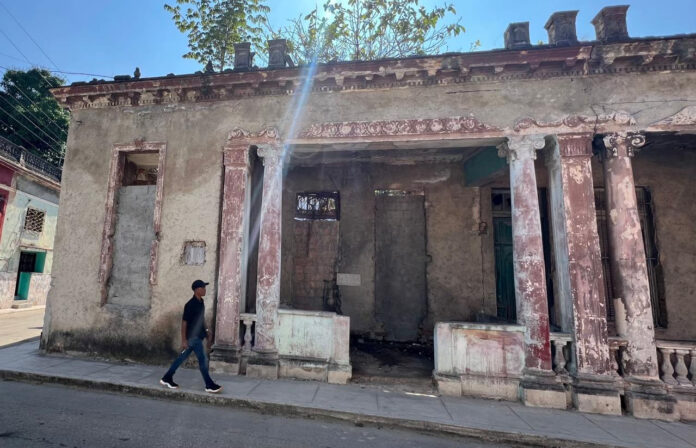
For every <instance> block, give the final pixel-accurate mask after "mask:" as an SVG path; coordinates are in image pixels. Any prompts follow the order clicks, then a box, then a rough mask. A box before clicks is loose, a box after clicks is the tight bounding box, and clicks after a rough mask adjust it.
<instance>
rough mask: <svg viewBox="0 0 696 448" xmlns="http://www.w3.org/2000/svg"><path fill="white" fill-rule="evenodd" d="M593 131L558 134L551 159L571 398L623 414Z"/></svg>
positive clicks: (583, 407) (585, 406) (582, 406)
mask: <svg viewBox="0 0 696 448" xmlns="http://www.w3.org/2000/svg"><path fill="white" fill-rule="evenodd" d="M592 138H593V135H592V134H590V133H583V134H563V135H558V136H556V138H555V139H554V140H555V144H554V147H553V148H552V149H551V151H550V153H549V158H548V168H549V184H550V185H549V186H550V192H551V210H552V223H553V239H554V247H555V251H554V255H555V258H556V272H557V275H558V280H559V281H558V283H559V292H560V294H559V295H560V299H561V301H562V304H561V309H562V315H563V316H562V320H563V326H564V330H566V331H571V332H572V334H573V346H574V348H575V353H574V358H575V363H574V364H575V371H574V372H573V373H574V377H575V383H574V387H573V400H574V403H575V405H576V407H577V408H578V409H579V410H580V411H583V412H598V413H606V414H621V402H620V399H619V393H618V389H617V386H616V384H615V377H614V376H613V375H612V369H611V362H610V357H609V345H608V339H607V338H608V335H607V320H606V296H605V291H604V280H603V272H602V261H601V255H600V249H599V235H598V233H597V216H596V212H595V203H594V184H593V180H592V168H591V164H590V159H591V157H592Z"/></svg>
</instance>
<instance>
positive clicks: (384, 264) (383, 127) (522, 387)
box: [42, 6, 696, 419]
mask: <svg viewBox="0 0 696 448" xmlns="http://www.w3.org/2000/svg"><path fill="white" fill-rule="evenodd" d="M626 11H627V7H625V6H622V7H608V8H605V9H603V10H602V11H600V12H599V13H598V15H597V16H596V18H595V19H594V21H593V23H594V25H595V28H596V31H597V39H596V40H595V41H592V42H578V40H577V37H576V34H575V17H576V13H577V12H559V13H555V14H553V15H552V16H551V18H550V19H549V21H548V22H547V24H546V29H547V30H548V32H549V43H548V44H547V45H537V46H533V45H530V42H529V28H528V26H529V25H528V23H526V22H525V23H514V24H511V25H510V27H509V28H508V30H507V31H506V33H505V49H501V50H495V51H485V52H474V53H463V54H459V53H457V54H445V55H439V56H419V57H413V58H405V59H395V60H379V61H370V62H338V63H331V64H324V65H312V66H301V67H288V66H287V65H286V61H287V58H285V57H284V54H283V47H284V45H283V42H282V41H271V42H270V43H269V48H270V58H269V59H270V63H269V66H268V67H267V68H263V69H258V68H255V67H253V65H252V63H251V59H250V53H249V45H248V44H240V45H238V46H237V53H236V57H235V69H234V70H229V71H225V72H223V73H198V74H194V75H185V76H167V77H161V78H148V79H137V80H136V79H128V77H119V78H118V79H116V80H115V81H114V82H93V83H75V84H73V85H71V86H68V87H62V88H57V89H54V90H53V93H54V95H55V96H56V98H57V99H58V100H59V101H60V102H61V103H62V104H63V105H65V107H67V108H70V110H71V112H72V113H71V117H72V118H71V125H70V133H69V138H68V153H67V157H66V163H65V172H64V176H63V188H64V189H63V194H62V195H61V199H60V200H61V203H60V209H61V214H60V218H59V222H58V231H57V237H56V263H55V268H54V271H53V287H52V289H51V292H50V297H49V303H48V308H47V313H46V322H45V329H44V333H43V339H42V344H43V347H44V348H45V349H46V350H49V351H53V350H65V351H70V350H73V351H85V352H93V353H99V354H102V355H111V356H128V357H129V358H139V359H144V360H154V359H161V358H163V357H166V356H169V355H170V354H171V353H172V351H173V349H174V347H176V346H177V345H178V343H179V341H178V337H179V336H178V334H179V333H178V327H179V325H180V313H181V306H182V304H183V303H184V302H185V300H186V299H187V298H188V297H187V294H188V293H187V291H188V288H189V285H190V284H191V281H192V280H193V279H196V278H203V279H211V280H212V281H213V284H212V285H211V286H214V287H211V288H210V293H209V298H208V303H209V306H208V309H209V312H210V319H211V321H213V322H214V334H215V345H214V351H213V353H212V359H213V363H212V364H213V366H214V367H215V368H216V369H219V370H222V371H226V372H232V373H239V374H246V375H255V376H263V377H271V378H275V377H278V376H289V377H299V378H306V379H317V380H324V381H330V382H339V383H340V382H346V381H350V380H351V376H352V374H353V372H354V371H355V372H357V371H358V370H360V369H362V368H363V366H359V365H358V364H359V362H358V360H359V359H362V358H360V357H359V353H358V350H356V348H359V347H358V346H359V345H360V344H361V343H365V341H370V343H373V344H379V343H383V344H397V345H398V344H404V343H410V344H419V345H418V347H420V349H419V350H420V353H421V354H422V356H423V357H424V358H426V359H427V358H428V356H431V357H432V359H433V361H432V365H431V368H432V372H428V373H427V375H428V376H431V375H432V378H433V379H434V380H435V382H436V384H437V387H438V389H439V391H440V393H443V394H453V395H461V394H473V395H481V396H487V397H495V398H506V399H520V400H522V401H523V402H524V403H526V404H528V405H532V406H548V407H558V408H566V407H571V406H574V407H576V408H577V409H580V410H583V411H589V412H600V413H609V414H616V413H620V412H622V404H623V407H624V408H625V410H627V411H629V412H631V413H633V414H634V415H636V416H640V417H657V418H666V419H679V418H682V419H694V418H696V387H694V380H695V378H694V370H695V369H696V357H694V354H695V350H696V342H693V341H696V325H694V321H695V320H696V302H694V299H693V295H694V291H695V290H696V226H694V220H695V219H696V208H695V206H694V205H693V203H692V202H691V200H690V199H689V198H690V197H691V194H693V192H694V191H696V190H695V187H696V185H695V184H694V183H695V182H696V177H695V176H694V174H695V171H694V170H695V168H696V136H695V133H696V35H688V36H674V37H664V38H631V37H629V35H628V32H627V29H626ZM351 336H352V338H351ZM361 341H362V342H361ZM689 341H691V342H689ZM428 352H429V353H428ZM404 368H406V367H404Z"/></svg>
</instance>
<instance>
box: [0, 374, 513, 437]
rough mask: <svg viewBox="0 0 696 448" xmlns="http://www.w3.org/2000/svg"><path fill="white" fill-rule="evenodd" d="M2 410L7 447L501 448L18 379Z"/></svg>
mask: <svg viewBox="0 0 696 448" xmlns="http://www.w3.org/2000/svg"><path fill="white" fill-rule="evenodd" d="M0 408H1V409H2V411H1V412H0V446H1V447H3V448H10V447H22V448H31V447H42V448H44V447H80V448H82V447H119V448H127V447H152V448H156V447H167V448H171V447H198V446H201V447H206V448H215V447H278V448H281V447H282V448H292V447H332V448H333V447H370V448H382V447H397V448H410V447H414V448H415V447H418V448H430V447H441V448H445V447H493V446H501V445H498V444H486V443H483V442H480V441H477V440H471V439H464V438H455V437H449V436H443V437H439V436H431V435H425V434H420V433H416V432H409V431H402V430H393V429H380V428H377V427H370V426H364V427H358V426H356V425H353V424H350V423H344V422H337V423H334V422H325V421H320V420H309V419H300V418H287V417H280V416H273V415H263V414H258V413H255V412H252V411H246V410H237V409H230V408H222V407H215V406H201V405H196V404H188V403H182V402H173V401H164V400H155V399H149V398H140V397H133V396H128V395H119V394H112V393H107V392H97V391H88V390H81V389H74V388H69V387H64V386H57V385H45V384H41V385H37V384H25V383H18V382H13V381H0Z"/></svg>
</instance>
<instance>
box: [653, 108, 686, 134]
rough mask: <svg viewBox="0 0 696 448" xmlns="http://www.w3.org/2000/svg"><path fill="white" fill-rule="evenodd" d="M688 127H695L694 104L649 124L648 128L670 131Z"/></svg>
mask: <svg viewBox="0 0 696 448" xmlns="http://www.w3.org/2000/svg"><path fill="white" fill-rule="evenodd" d="M688 127H690V128H694V127H696V106H686V107H685V108H683V109H682V110H680V111H679V112H677V113H676V114H674V115H671V116H669V117H667V118H663V119H662V120H659V121H656V122H655V123H653V124H651V125H650V126H649V127H648V130H651V131H653V130H654V131H672V130H680V129H682V128H688Z"/></svg>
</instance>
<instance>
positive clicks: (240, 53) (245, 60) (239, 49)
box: [234, 42, 254, 71]
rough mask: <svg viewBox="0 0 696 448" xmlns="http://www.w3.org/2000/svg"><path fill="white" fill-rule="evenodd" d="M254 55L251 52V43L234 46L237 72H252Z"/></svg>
mask: <svg viewBox="0 0 696 448" xmlns="http://www.w3.org/2000/svg"><path fill="white" fill-rule="evenodd" d="M253 59H254V53H252V52H251V43H250V42H242V43H239V44H234V69H235V71H248V70H251V67H252V61H253Z"/></svg>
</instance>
